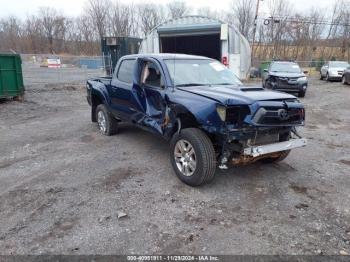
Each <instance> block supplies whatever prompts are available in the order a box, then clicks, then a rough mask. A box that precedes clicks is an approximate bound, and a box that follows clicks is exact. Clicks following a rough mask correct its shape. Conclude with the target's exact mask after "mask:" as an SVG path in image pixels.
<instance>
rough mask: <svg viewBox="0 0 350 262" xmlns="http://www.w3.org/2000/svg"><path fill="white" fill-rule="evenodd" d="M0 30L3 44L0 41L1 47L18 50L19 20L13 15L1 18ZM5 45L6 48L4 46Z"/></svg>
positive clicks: (20, 29) (20, 32)
mask: <svg viewBox="0 0 350 262" xmlns="http://www.w3.org/2000/svg"><path fill="white" fill-rule="evenodd" d="M0 31H2V35H3V36H2V37H1V39H2V40H3V44H1V42H0V44H1V45H0V46H3V47H2V48H3V49H7V50H4V51H8V50H18V51H20V49H21V46H20V45H19V44H20V43H19V39H20V38H21V36H22V28H21V21H20V20H19V19H18V18H16V17H14V16H10V17H8V19H2V20H1V21H0ZM4 47H6V48H4Z"/></svg>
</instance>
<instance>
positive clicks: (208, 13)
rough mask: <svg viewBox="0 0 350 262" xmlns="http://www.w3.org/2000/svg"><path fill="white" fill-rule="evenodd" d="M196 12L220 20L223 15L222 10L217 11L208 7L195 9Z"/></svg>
mask: <svg viewBox="0 0 350 262" xmlns="http://www.w3.org/2000/svg"><path fill="white" fill-rule="evenodd" d="M197 14H198V15H202V16H206V17H210V18H214V19H218V20H221V19H222V17H225V15H223V14H222V12H218V11H216V10H212V9H211V8H209V7H200V8H198V9H197Z"/></svg>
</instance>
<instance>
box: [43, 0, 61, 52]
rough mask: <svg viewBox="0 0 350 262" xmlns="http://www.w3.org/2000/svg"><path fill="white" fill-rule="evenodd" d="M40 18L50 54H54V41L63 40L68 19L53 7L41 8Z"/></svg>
mask: <svg viewBox="0 0 350 262" xmlns="http://www.w3.org/2000/svg"><path fill="white" fill-rule="evenodd" d="M39 17H40V21H41V24H42V27H43V31H44V34H45V36H46V38H47V41H48V45H49V52H50V53H54V46H53V42H54V39H56V40H62V38H64V34H65V30H66V25H65V22H66V18H65V17H64V16H63V15H61V14H59V13H58V12H57V10H56V9H54V8H51V7H41V8H39Z"/></svg>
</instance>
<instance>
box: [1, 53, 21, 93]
mask: <svg viewBox="0 0 350 262" xmlns="http://www.w3.org/2000/svg"><path fill="white" fill-rule="evenodd" d="M23 94H24V85H23V75H22V60H21V57H20V55H18V54H0V98H17V99H21V98H22V97H23Z"/></svg>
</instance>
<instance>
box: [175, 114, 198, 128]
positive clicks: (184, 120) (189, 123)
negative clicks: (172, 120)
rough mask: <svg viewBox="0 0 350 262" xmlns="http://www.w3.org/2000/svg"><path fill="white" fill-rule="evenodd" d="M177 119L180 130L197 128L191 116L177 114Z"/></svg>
mask: <svg viewBox="0 0 350 262" xmlns="http://www.w3.org/2000/svg"><path fill="white" fill-rule="evenodd" d="M177 117H178V118H179V119H180V121H181V129H184V128H190V127H198V126H199V124H198V122H197V120H196V118H195V117H194V116H193V115H192V114H185V113H181V114H178V115H177Z"/></svg>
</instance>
